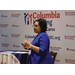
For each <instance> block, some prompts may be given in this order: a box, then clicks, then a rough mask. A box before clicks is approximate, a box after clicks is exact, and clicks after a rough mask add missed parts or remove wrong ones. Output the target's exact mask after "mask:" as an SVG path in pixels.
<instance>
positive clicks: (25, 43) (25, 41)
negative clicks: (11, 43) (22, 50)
mask: <svg viewBox="0 0 75 75" xmlns="http://www.w3.org/2000/svg"><path fill="white" fill-rule="evenodd" d="M30 44H31V43H30V41H29V40H28V39H27V40H24V45H26V46H28V47H29V46H30Z"/></svg>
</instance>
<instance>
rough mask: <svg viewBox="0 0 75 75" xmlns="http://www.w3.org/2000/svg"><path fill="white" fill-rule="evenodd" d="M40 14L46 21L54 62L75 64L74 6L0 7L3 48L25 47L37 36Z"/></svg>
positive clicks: (0, 34)
mask: <svg viewBox="0 0 75 75" xmlns="http://www.w3.org/2000/svg"><path fill="white" fill-rule="evenodd" d="M39 18H43V19H46V21H47V33H48V35H49V38H50V51H54V52H57V56H56V60H55V64H75V10H0V50H24V49H23V47H22V45H21V43H23V42H24V40H25V39H27V38H28V39H29V41H30V42H32V40H33V39H34V38H35V36H36V35H37V34H36V33H34V30H33V22H34V21H35V20H36V19H39Z"/></svg>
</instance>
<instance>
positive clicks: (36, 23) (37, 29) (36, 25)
mask: <svg viewBox="0 0 75 75" xmlns="http://www.w3.org/2000/svg"><path fill="white" fill-rule="evenodd" d="M34 32H35V33H38V34H39V33H40V32H41V27H40V26H39V22H38V21H36V22H35V23H34Z"/></svg>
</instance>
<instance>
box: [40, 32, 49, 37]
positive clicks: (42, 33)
mask: <svg viewBox="0 0 75 75" xmlns="http://www.w3.org/2000/svg"><path fill="white" fill-rule="evenodd" d="M40 36H41V37H48V34H47V33H46V32H41V33H40Z"/></svg>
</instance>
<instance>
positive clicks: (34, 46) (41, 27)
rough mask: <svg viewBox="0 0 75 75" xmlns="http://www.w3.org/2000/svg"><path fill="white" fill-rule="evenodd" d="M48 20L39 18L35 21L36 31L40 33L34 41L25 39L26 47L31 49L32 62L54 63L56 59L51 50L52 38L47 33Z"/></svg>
mask: <svg viewBox="0 0 75 75" xmlns="http://www.w3.org/2000/svg"><path fill="white" fill-rule="evenodd" d="M46 30H47V22H46V20H44V19H38V20H36V21H35V22H34V32H35V33H37V34H38V35H37V36H36V37H35V38H34V40H33V41H32V43H30V42H29V40H25V41H24V45H25V47H24V48H25V49H31V64H54V60H53V58H52V56H51V54H50V52H49V46H50V40H49V36H48V35H47V33H46Z"/></svg>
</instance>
